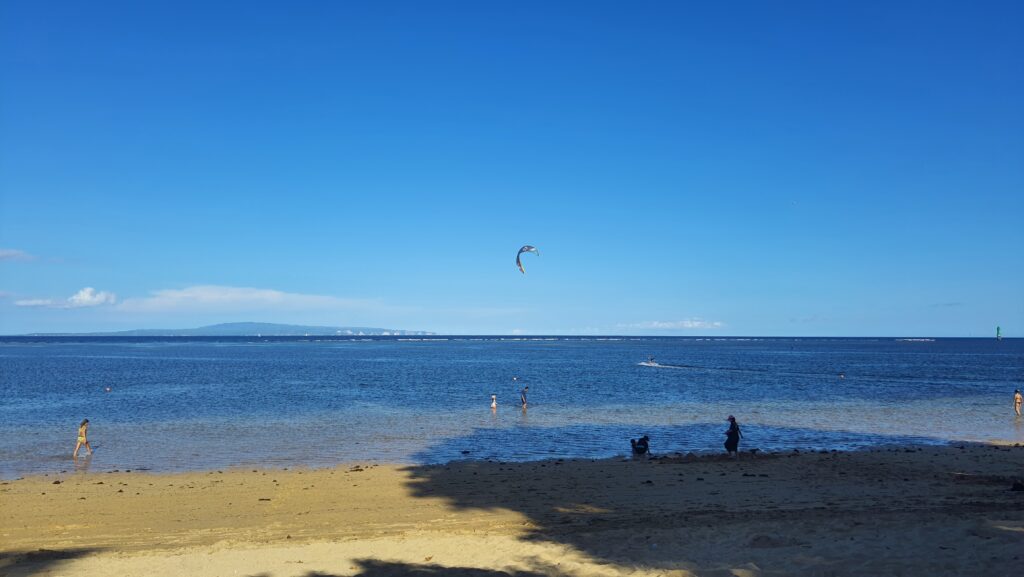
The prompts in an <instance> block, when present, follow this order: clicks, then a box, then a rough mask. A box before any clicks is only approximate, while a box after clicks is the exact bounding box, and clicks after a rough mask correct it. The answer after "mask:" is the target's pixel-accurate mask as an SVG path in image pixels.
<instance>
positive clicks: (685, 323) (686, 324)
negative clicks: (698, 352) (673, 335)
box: [618, 318, 725, 330]
mask: <svg viewBox="0 0 1024 577" xmlns="http://www.w3.org/2000/svg"><path fill="white" fill-rule="evenodd" d="M618 326H619V328H624V329H654V330H679V329H720V328H722V327H724V326H725V323H723V322H721V321H706V320H704V319H697V318H693V319H684V320H681V321H644V322H640V323H631V324H620V325H618Z"/></svg>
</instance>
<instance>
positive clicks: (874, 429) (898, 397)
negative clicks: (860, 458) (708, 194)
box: [0, 337, 1024, 478]
mask: <svg viewBox="0 0 1024 577" xmlns="http://www.w3.org/2000/svg"><path fill="white" fill-rule="evenodd" d="M649 357H654V359H655V362H656V363H657V364H656V366H645V365H643V364H641V363H642V362H644V361H646V360H647V359H648V358H649ZM1022 385H1024V339H1004V340H1002V341H996V340H995V339H893V338H877V339H867V338H857V339H842V338H827V339H819V338H764V339H759V338H749V339H748V338H688V337H677V338H673V337H666V338H635V337H634V338H631V337H622V338H599V337H593V338H579V337H505V338H500V337H450V338H444V337H423V338H394V337H390V338H388V337H380V338H334V337H323V338H320V337H307V338H293V337H282V338H259V339H257V338H244V337H242V338H235V337H225V338H184V337H182V338H113V337H111V338H72V337H0V398H2V399H3V400H2V403H0V477H3V478H13V477H17V476H21V475H27V474H42V473H51V472H59V471H62V470H71V468H72V467H75V468H78V469H80V470H97V471H107V470H115V469H117V470H126V469H132V470H151V471H161V472H163V471H182V470H205V469H216V468H225V467H304V466H311V467H317V466H329V465H334V464H337V463H344V462H354V461H358V462H368V461H380V462H394V463H440V462H447V461H451V460H456V459H491V460H499V461H523V460H533V459H545V458H605V457H613V456H618V455H623V456H624V455H627V454H628V453H629V439H630V438H635V437H639V436H640V435H643V434H647V435H649V436H650V438H651V449H652V452H653V453H655V454H659V453H667V452H675V451H679V452H697V453H706V452H721V451H723V448H722V443H723V441H724V439H725V436H724V434H723V432H724V431H725V429H726V423H725V419H726V417H727V416H728V415H735V416H736V418H737V420H738V421H739V423H740V426H741V427H742V431H743V435H744V437H743V441H742V443H741V445H740V448H741V449H742V450H746V449H752V448H757V449H761V450H763V451H791V450H793V449H798V450H803V451H806V450H831V449H839V450H849V449H858V448H864V447H876V446H902V445H907V444H942V443H948V442H951V441H988V440H1000V441H1010V442H1024V422H1022V421H1021V419H1019V418H1015V417H1014V415H1013V411H1012V406H1011V401H1012V395H1013V390H1014V389H1015V388H1020V387H1021V386H1022ZM523 386H529V394H528V399H529V405H528V408H527V409H526V410H523V409H522V408H521V407H520V402H519V393H520V390H521V388H522V387H523ZM108 387H109V389H110V390H109V392H107V390H106V389H107V388H108ZM492 394H494V395H497V400H498V407H497V409H496V410H495V411H492V410H491V408H490V395H492ZM84 418H88V419H89V420H90V423H91V425H90V429H89V439H90V442H91V444H92V446H93V448H94V449H95V454H94V455H93V456H92V457H91V458H89V459H85V458H83V457H82V456H81V455H80V458H79V460H78V462H77V463H75V462H73V461H72V460H71V451H72V450H73V448H74V444H75V436H76V432H77V427H78V424H79V422H80V421H81V420H82V419H84ZM82 454H83V455H84V450H83V451H82Z"/></svg>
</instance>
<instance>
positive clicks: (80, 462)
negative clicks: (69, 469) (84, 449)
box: [72, 453, 92, 473]
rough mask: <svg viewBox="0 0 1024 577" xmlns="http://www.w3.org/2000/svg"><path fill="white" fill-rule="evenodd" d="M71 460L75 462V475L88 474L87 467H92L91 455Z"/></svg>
mask: <svg viewBox="0 0 1024 577" xmlns="http://www.w3.org/2000/svg"><path fill="white" fill-rule="evenodd" d="M72 460H73V461H74V462H75V472H76V473H88V472H89V466H90V465H92V453H88V454H86V455H85V457H82V458H81V459H79V458H78V457H75V458H74V459H72Z"/></svg>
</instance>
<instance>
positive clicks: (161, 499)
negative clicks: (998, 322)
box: [0, 445, 1024, 577]
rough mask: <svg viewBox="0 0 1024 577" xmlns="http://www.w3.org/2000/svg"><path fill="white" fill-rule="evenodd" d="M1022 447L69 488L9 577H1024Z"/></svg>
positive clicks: (40, 522) (21, 540) (459, 467)
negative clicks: (1017, 485)
mask: <svg viewBox="0 0 1024 577" xmlns="http://www.w3.org/2000/svg"><path fill="white" fill-rule="evenodd" d="M1022 478H1024V447H1019V446H1003V447H999V446H979V445H971V446H964V447H962V448H960V447H955V446H954V447H920V448H911V449H909V450H908V449H890V450H876V451H865V452H854V453H825V454H820V453H812V454H786V455H763V456H760V457H757V458H751V457H749V456H747V455H744V458H743V459H740V460H738V461H731V460H724V459H720V458H710V457H705V458H691V459H662V460H651V461H621V460H604V461H546V462H539V463H525V464H523V463H520V464H502V463H486V462H464V463H453V464H450V465H447V466H432V467H402V466H383V465H382V466H372V465H364V466H361V467H360V466H351V465H349V466H343V467H337V468H334V469H324V470H257V471H251V470H244V471H242V470H225V471H223V472H221V471H209V472H202V473H186V474H175V475H155V474H146V473H132V472H113V473H86V474H82V473H68V474H61V475H56V476H55V475H50V476H44V477H34V478H29V479H20V480H17V481H9V482H5V483H3V484H2V485H0V575H5V576H10V577H15V576H24V575H69V576H70V575H83V576H96V577H99V576H103V577H108V576H122V575H123V576H128V575H133V576H134V575H138V576H143V575H145V576H161V575H190V576H209V575H242V576H253V577H255V576H259V577H271V576H273V577H287V576H302V577H331V576H341V575H360V576H364V577H370V576H373V577H378V576H384V575H454V576H456V577H458V576H470V575H473V576H476V575H479V576H497V575H516V576H520V577H523V576H535V575H571V576H580V577H584V576H598V575H638V576H640V575H705V576H712V575H735V576H754V575H864V576H868V575H870V576H874V575H985V576H1002V575H1006V576H1009V575H1014V576H1019V575H1024V491H1014V490H1011V488H1012V486H1013V484H1014V481H1015V480H1018V479H1022Z"/></svg>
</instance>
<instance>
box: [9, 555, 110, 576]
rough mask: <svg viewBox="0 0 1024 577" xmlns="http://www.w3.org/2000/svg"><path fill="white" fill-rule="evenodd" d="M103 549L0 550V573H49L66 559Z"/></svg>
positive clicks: (25, 574)
mask: <svg viewBox="0 0 1024 577" xmlns="http://www.w3.org/2000/svg"><path fill="white" fill-rule="evenodd" d="M102 550H103V549H97V548H83V549H37V550H35V551H5V552H0V575H4V576H6V577H28V576H30V575H41V574H44V573H51V572H53V571H54V570H57V569H59V568H60V565H61V564H62V563H64V562H66V561H71V560H73V559H78V558H79V557H85V556H87V555H92V554H94V553H98V552H100V551H102Z"/></svg>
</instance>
